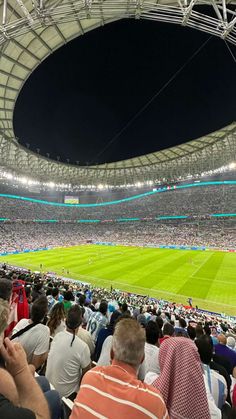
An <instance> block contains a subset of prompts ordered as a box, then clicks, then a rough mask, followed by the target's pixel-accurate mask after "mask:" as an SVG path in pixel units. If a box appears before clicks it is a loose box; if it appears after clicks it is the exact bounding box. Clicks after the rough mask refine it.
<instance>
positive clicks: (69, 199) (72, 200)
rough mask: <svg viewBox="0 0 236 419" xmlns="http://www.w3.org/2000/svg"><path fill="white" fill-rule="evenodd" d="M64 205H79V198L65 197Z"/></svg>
mask: <svg viewBox="0 0 236 419" xmlns="http://www.w3.org/2000/svg"><path fill="white" fill-rule="evenodd" d="M64 203H65V204H79V197H78V196H72V195H71V196H69V195H68V196H65V198H64Z"/></svg>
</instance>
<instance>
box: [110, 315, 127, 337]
mask: <svg viewBox="0 0 236 419" xmlns="http://www.w3.org/2000/svg"><path fill="white" fill-rule="evenodd" d="M125 314H126V313H125ZM121 316H122V314H121V313H120V311H118V310H115V311H113V313H112V315H111V318H110V323H109V325H108V329H109V330H111V331H112V333H113V332H114V328H115V325H116V322H117V320H118V319H119V317H121Z"/></svg>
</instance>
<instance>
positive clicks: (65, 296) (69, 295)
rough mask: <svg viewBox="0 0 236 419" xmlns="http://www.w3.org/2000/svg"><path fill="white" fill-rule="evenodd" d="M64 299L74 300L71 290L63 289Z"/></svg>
mask: <svg viewBox="0 0 236 419" xmlns="http://www.w3.org/2000/svg"><path fill="white" fill-rule="evenodd" d="M64 300H65V301H74V295H73V293H72V292H71V291H64Z"/></svg>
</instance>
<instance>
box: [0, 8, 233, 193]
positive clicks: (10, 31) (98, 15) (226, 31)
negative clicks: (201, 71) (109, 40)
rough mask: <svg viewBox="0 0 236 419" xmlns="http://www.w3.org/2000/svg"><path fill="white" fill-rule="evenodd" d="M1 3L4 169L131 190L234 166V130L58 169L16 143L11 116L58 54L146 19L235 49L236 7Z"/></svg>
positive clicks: (0, 162) (0, 158) (0, 152)
mask: <svg viewBox="0 0 236 419" xmlns="http://www.w3.org/2000/svg"><path fill="white" fill-rule="evenodd" d="M202 4H203V3H202V2H199V1H196V0H191V1H189V0H180V1H178V2H175V1H171V0H162V1H160V2H156V1H142V0H139V1H136V0H135V1H132V0H131V1H130V0H126V1H125V0H123V1H122V0H120V1H119V0H108V1H102V0H101V1H92V0H84V1H75V0H69V1H67V0H66V1H64V0H45V1H44V2H43V1H42V0H39V1H38V0H2V2H1V5H0V48H1V49H0V51H1V55H0V166H1V167H2V168H5V170H9V171H11V172H15V173H21V174H24V175H26V176H31V177H32V176H33V177H34V178H37V179H40V180H44V181H49V180H50V181H56V182H63V183H76V184H84V185H88V184H98V183H104V184H111V185H119V184H128V183H134V182H137V181H141V182H143V181H147V180H153V181H155V180H157V179H159V178H163V177H165V178H167V179H172V178H173V179H174V178H176V177H179V176H182V177H185V176H186V174H187V173H189V174H195V173H201V172H203V171H209V170H214V169H217V168H219V167H221V166H224V165H226V164H228V163H229V162H230V161H234V160H235V155H236V151H235V149H236V141H235V138H236V124H234V123H233V124H231V125H229V126H228V127H225V128H223V129H222V130H220V131H217V132H215V133H212V134H209V135H206V136H204V137H202V138H200V139H198V140H194V141H190V142H188V143H185V144H182V145H180V146H176V147H173V148H170V149H166V150H163V151H159V152H156V153H150V154H148V155H145V156H140V157H135V158H133V159H128V160H123V161H119V162H115V163H108V164H101V165H98V166H88V167H80V166H73V165H68V164H63V163H58V162H55V161H52V160H50V159H46V158H44V157H42V156H40V155H37V154H35V153H33V152H31V151H30V150H28V149H26V148H24V147H22V146H21V145H19V144H18V142H17V140H16V138H15V135H14V131H13V112H14V107H15V102H16V99H17V97H18V94H19V92H20V90H21V88H22V86H23V84H24V83H25V81H26V80H27V78H28V77H29V76H30V74H31V73H32V72H33V71H34V69H35V68H36V67H37V66H38V65H39V64H40V63H41V62H42V61H43V60H44V59H45V58H46V57H47V56H49V55H50V54H52V53H53V52H54V51H55V50H56V49H57V48H59V47H61V46H62V45H64V44H66V43H67V42H68V41H69V40H72V39H74V38H75V37H78V36H80V35H83V34H84V33H86V32H87V31H89V30H92V29H95V28H97V27H99V26H102V25H104V24H106V23H109V22H112V21H115V20H118V19H122V18H132V17H133V18H145V19H152V20H156V21H163V22H173V23H179V24H183V25H187V26H190V27H193V28H196V29H199V30H203V31H205V32H209V33H211V34H214V35H216V36H221V37H223V38H224V39H227V40H229V41H230V42H232V43H235V44H236V29H235V23H236V12H235V5H236V1H232V2H228V3H227V2H225V1H222V2H221V1H220V2H215V1H213V2H210V1H209V2H207V3H204V4H209V7H208V8H207V9H209V14H208V15H206V8H204V13H203V8H202Z"/></svg>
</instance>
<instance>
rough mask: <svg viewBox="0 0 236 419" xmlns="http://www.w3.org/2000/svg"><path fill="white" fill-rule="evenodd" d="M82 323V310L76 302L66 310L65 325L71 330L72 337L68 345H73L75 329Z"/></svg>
mask: <svg viewBox="0 0 236 419" xmlns="http://www.w3.org/2000/svg"><path fill="white" fill-rule="evenodd" d="M81 323H82V310H81V307H80V306H79V305H78V304H74V305H73V306H72V307H71V308H70V309H69V310H68V312H67V319H66V326H67V328H68V329H71V330H72V331H73V338H72V341H71V344H70V346H72V345H73V342H74V340H75V330H76V329H77V328H78V327H79V326H80V325H81Z"/></svg>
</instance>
